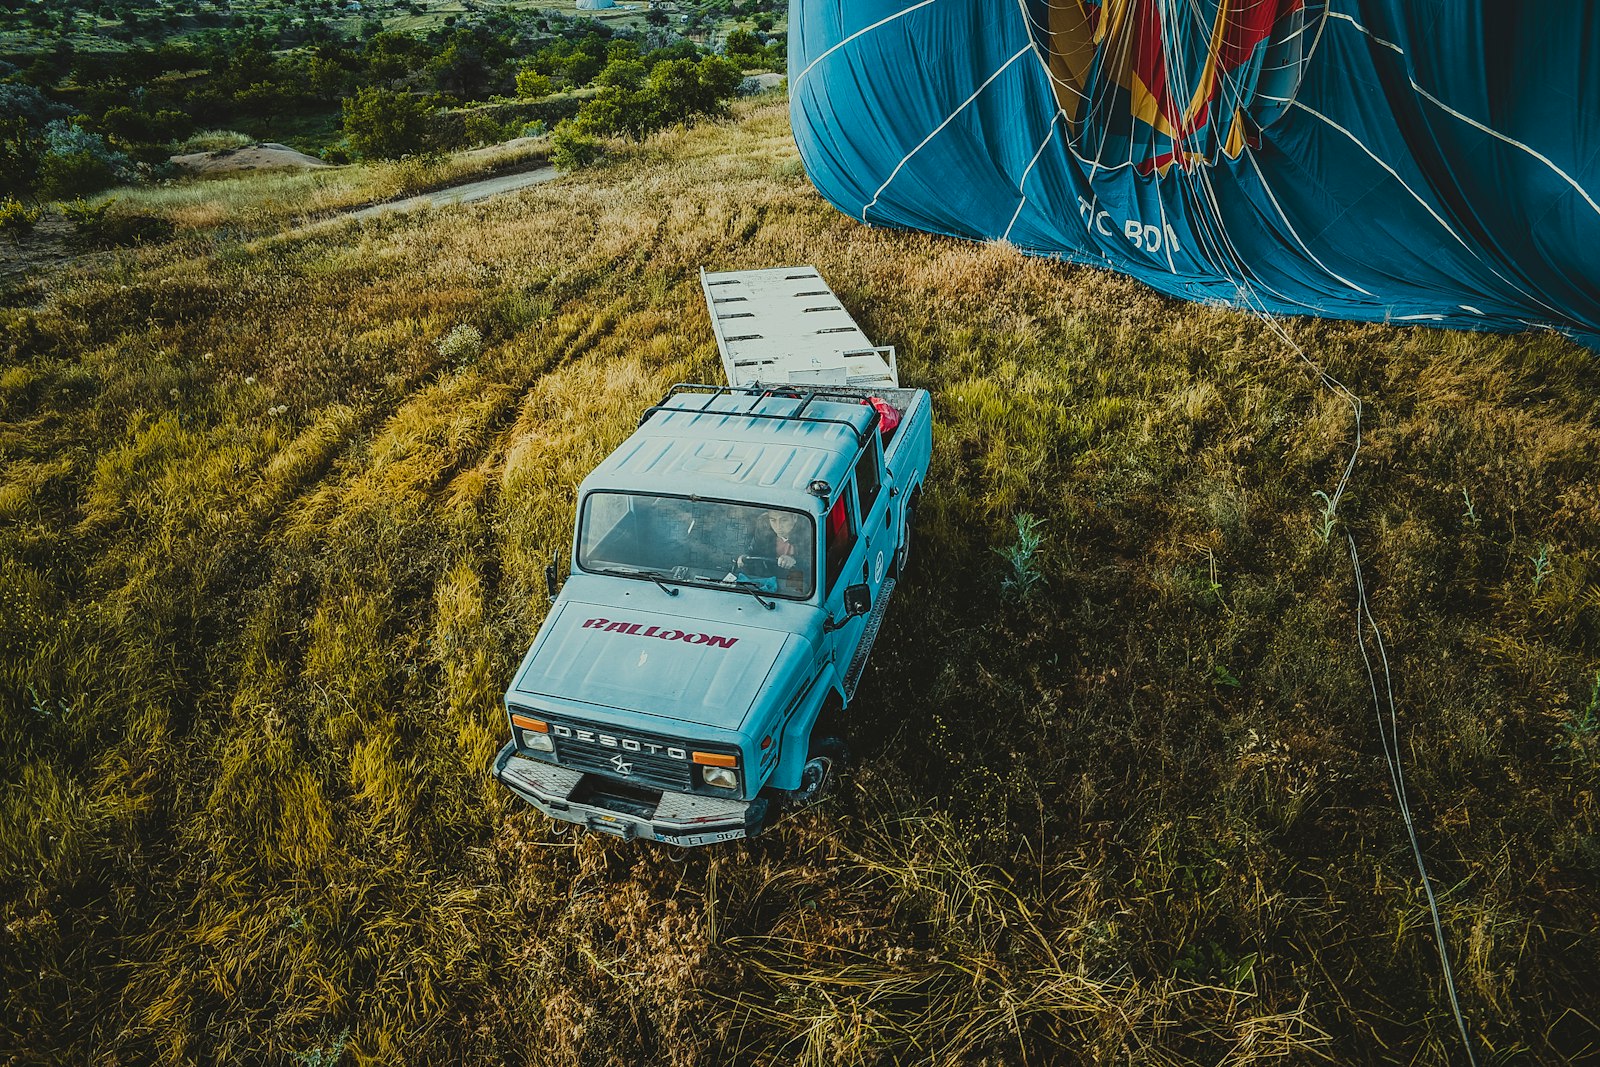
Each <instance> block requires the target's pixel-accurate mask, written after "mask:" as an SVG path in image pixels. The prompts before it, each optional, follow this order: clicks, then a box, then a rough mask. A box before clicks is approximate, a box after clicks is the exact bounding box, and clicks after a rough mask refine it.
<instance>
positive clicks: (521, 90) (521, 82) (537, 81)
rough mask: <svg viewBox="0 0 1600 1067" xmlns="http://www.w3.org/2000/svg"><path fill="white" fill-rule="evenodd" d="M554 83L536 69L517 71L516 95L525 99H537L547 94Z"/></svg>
mask: <svg viewBox="0 0 1600 1067" xmlns="http://www.w3.org/2000/svg"><path fill="white" fill-rule="evenodd" d="M552 88H554V83H552V82H551V81H550V78H549V76H548V75H545V74H540V73H539V72H538V71H536V70H519V71H517V95H518V96H520V97H522V98H523V99H525V100H537V99H539V98H540V97H542V96H549V95H550V91H551V89H552Z"/></svg>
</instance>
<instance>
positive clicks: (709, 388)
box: [639, 382, 879, 447]
mask: <svg viewBox="0 0 1600 1067" xmlns="http://www.w3.org/2000/svg"><path fill="white" fill-rule="evenodd" d="M686 395H703V396H705V398H706V399H705V403H703V404H701V405H700V406H699V407H684V406H676V405H674V406H671V407H669V406H668V405H667V401H669V400H671V399H672V398H673V397H675V396H686ZM864 396H865V390H862V391H859V392H848V391H845V390H843V389H828V388H820V389H819V388H815V387H810V386H793V385H780V386H757V385H697V384H694V383H691V382H679V383H678V384H677V385H674V386H673V387H672V388H671V389H669V390H667V395H666V396H664V397H662V398H661V401H660V403H657V404H654V405H652V406H651V407H648V408H646V409H645V412H644V414H643V415H641V416H639V425H640V426H643V425H644V424H645V422H646V421H648V420H649V418H650V416H652V415H654V414H655V413H656V412H658V411H669V412H670V411H698V412H705V413H708V414H714V415H731V416H734V417H735V418H743V419H768V420H771V421H774V422H809V423H818V424H823V423H826V424H831V425H834V426H842V427H844V428H845V429H846V430H849V431H850V432H851V433H853V434H855V437H856V445H857V447H860V446H862V445H865V444H866V443H867V442H868V441H869V440H871V439H872V434H873V432H874V431H875V430H877V428H878V421H879V414H878V409H877V408H876V407H874V406H872V405H871V404H867V405H865V406H866V410H867V412H868V413H869V415H868V418H867V424H866V426H864V427H862V426H857V425H856V424H855V423H853V422H851V421H850V420H849V419H841V418H837V417H834V416H831V415H824V414H823V413H821V412H813V411H808V410H807V409H808V408H810V407H811V404H812V402H813V401H816V400H837V401H841V402H843V403H847V404H860V403H861V402H862V400H863V399H864ZM721 397H749V398H750V403H749V406H748V407H745V408H743V409H740V408H734V409H732V410H729V409H727V408H717V407H713V406H712V405H713V404H715V403H716V401H717V400H718V399H719V398H721ZM774 398H777V399H784V400H798V401H800V405H799V406H798V407H796V408H795V409H794V410H793V411H787V412H780V411H758V410H756V409H757V407H758V406H759V405H760V404H761V402H762V401H763V400H770V399H774Z"/></svg>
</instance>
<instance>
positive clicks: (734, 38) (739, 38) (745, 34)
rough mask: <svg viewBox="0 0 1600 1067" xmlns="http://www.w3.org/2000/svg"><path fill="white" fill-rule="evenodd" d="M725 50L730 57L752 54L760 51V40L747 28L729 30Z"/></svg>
mask: <svg viewBox="0 0 1600 1067" xmlns="http://www.w3.org/2000/svg"><path fill="white" fill-rule="evenodd" d="M726 51H727V53H728V55H729V56H730V57H731V56H754V55H756V54H757V53H759V52H760V51H761V41H760V39H759V38H757V37H756V35H755V34H753V33H751V32H750V31H749V30H746V29H737V30H731V31H729V33H728V43H727V48H726Z"/></svg>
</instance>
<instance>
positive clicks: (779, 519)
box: [739, 510, 811, 594]
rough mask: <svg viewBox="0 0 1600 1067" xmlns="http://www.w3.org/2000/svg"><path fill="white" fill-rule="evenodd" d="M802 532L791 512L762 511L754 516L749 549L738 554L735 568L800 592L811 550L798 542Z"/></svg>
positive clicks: (806, 580) (805, 581)
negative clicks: (753, 534) (759, 515)
mask: <svg viewBox="0 0 1600 1067" xmlns="http://www.w3.org/2000/svg"><path fill="white" fill-rule="evenodd" d="M802 533H803V530H802V527H801V518H800V516H799V515H797V514H796V513H795V512H792V511H778V510H772V511H766V512H763V513H762V515H761V517H760V518H759V519H758V520H756V530H755V536H754V537H753V538H752V539H751V544H750V550H749V551H748V552H746V553H745V554H744V555H742V556H740V557H739V569H740V570H741V571H744V572H745V573H747V574H749V575H750V576H751V577H770V578H772V579H774V580H775V582H776V583H777V585H778V587H779V588H780V589H781V590H782V591H783V592H785V593H790V594H804V593H805V592H806V590H807V589H809V588H810V585H811V554H810V552H809V551H808V547H809V546H807V545H805V544H803V543H802ZM804 540H806V541H809V540H810V539H809V538H805V539H804Z"/></svg>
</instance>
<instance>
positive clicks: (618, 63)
mask: <svg viewBox="0 0 1600 1067" xmlns="http://www.w3.org/2000/svg"><path fill="white" fill-rule="evenodd" d="M644 79H645V69H644V64H643V63H642V62H640V61H639V60H637V59H613V60H612V61H611V62H609V63H607V64H606V65H605V66H604V67H603V68H602V69H601V71H600V73H599V74H598V75H596V77H595V84H596V85H600V86H609V85H614V86H616V87H617V88H619V89H627V90H630V91H631V90H634V89H637V88H639V86H641V85H643V84H644Z"/></svg>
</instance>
